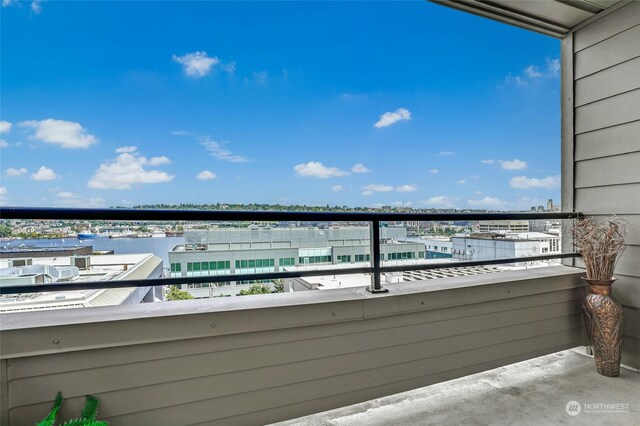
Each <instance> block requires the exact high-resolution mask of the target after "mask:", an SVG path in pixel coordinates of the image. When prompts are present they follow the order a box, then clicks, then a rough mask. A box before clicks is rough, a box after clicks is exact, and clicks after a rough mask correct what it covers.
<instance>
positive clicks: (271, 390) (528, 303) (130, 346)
mask: <svg viewBox="0 0 640 426" xmlns="http://www.w3.org/2000/svg"><path fill="white" fill-rule="evenodd" d="M580 274H581V271H580V270H579V269H576V268H570V267H565V266H555V267H548V268H537V269H532V270H531V269H530V270H524V271H512V272H504V273H500V274H486V275H480V276H465V277H454V278H444V279H440V280H431V281H428V282H412V283H402V284H389V285H387V288H388V290H389V291H388V293H383V294H373V293H370V292H368V291H366V290H365V289H364V288H354V289H344V290H326V291H321V292H300V293H288V294H273V295H263V296H255V297H242V298H231V299H225V300H201V301H200V300H199V301H183V302H174V303H162V304H141V305H134V306H115V307H100V308H89V309H77V310H63V311H54V312H31V313H14V314H8V315H4V316H2V318H1V323H2V368H3V378H6V380H3V388H4V389H5V391H3V392H2V394H3V395H4V398H5V400H4V401H3V404H2V406H3V407H4V408H3V416H4V418H3V424H5V423H6V424H30V423H33V422H35V421H36V420H38V418H40V417H42V416H43V413H46V412H47V411H48V409H49V406H50V404H51V400H52V398H53V395H55V393H56V392H57V391H62V393H63V395H64V396H65V397H66V398H68V399H67V401H66V403H65V406H64V409H63V412H62V413H61V418H65V417H70V416H73V415H74V414H75V413H77V412H79V410H80V407H81V405H82V403H83V400H84V395H86V394H92V395H95V396H97V397H98V398H99V399H100V401H101V405H102V408H101V418H104V419H106V420H108V421H109V422H110V424H113V425H118V424H123V425H126V424H155V425H162V424H166V425H176V424H192V423H199V422H208V423H211V424H225V425H229V424H263V423H269V422H275V421H281V420H285V419H290V418H295V417H298V416H302V415H306V414H309V413H313V412H319V411H323V410H328V409H331V408H335V407H338V406H344V405H349V404H353V403H356V402H361V401H365V400H368V399H371V398H377V397H381V396H385V395H390V394H394V393H397V392H401V391H406V390H409V389H414V388H417V387H421V386H426V385H430V384H433V383H438V382H442V381H445V380H449V379H453V378H457V377H461V376H465V375H468V374H473V373H477V372H480V371H484V370H487V369H492V368H496V367H499V366H503V365H507V364H511V363H513V362H518V361H522V360H526V359H530V358H533V357H537V356H541V355H546V354H550V353H554V352H557V351H560V350H564V349H568V348H572V347H576V346H580V345H584V344H585V339H584V334H583V331H582V322H581V321H582V320H581V313H580V300H581V298H582V295H583V285H582V283H581V282H580V281H579V279H578V277H579V275H580ZM592 373H593V374H596V373H595V372H592Z"/></svg>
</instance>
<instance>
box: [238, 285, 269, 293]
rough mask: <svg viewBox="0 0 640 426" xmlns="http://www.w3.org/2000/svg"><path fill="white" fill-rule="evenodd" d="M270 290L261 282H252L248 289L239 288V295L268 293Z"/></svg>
mask: <svg viewBox="0 0 640 426" xmlns="http://www.w3.org/2000/svg"><path fill="white" fill-rule="evenodd" d="M269 293H271V290H269V287H267V286H266V285H263V284H254V285H252V286H251V288H249V290H240V296H248V295H250V294H269Z"/></svg>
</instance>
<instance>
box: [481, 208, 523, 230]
mask: <svg viewBox="0 0 640 426" xmlns="http://www.w3.org/2000/svg"><path fill="white" fill-rule="evenodd" d="M531 211H533V208H532V210H531ZM478 231H479V232H493V231H511V232H527V231H529V221H528V220H481V221H479V222H478Z"/></svg>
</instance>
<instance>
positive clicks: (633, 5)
mask: <svg viewBox="0 0 640 426" xmlns="http://www.w3.org/2000/svg"><path fill="white" fill-rule="evenodd" d="M639 14H640V2H638V1H632V2H630V4H628V5H626V6H624V7H622V8H620V9H618V10H616V11H615V12H614V13H611V14H608V15H606V16H604V17H602V18H600V19H598V20H596V21H594V22H593V23H592V24H590V25H589V26H587V27H585V28H584V29H582V30H579V31H577V32H576V34H575V37H574V41H573V44H574V46H575V51H576V52H579V51H581V50H584V49H586V48H587V47H590V46H593V45H594V44H596V43H601V42H602V41H604V40H607V39H609V38H611V37H613V36H615V35H617V34H619V33H621V32H623V31H625V30H628V29H629V28H631V27H634V26H636V25H638V15H639Z"/></svg>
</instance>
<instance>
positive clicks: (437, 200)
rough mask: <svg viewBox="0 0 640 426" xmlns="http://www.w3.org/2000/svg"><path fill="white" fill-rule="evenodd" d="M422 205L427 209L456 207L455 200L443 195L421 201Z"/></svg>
mask: <svg viewBox="0 0 640 426" xmlns="http://www.w3.org/2000/svg"><path fill="white" fill-rule="evenodd" d="M423 203H424V204H425V205H427V206H428V207H437V208H443V209H453V208H455V206H456V204H455V200H454V199H453V198H451V197H447V196H444V195H438V196H435V197H431V198H429V199H428V200H425V201H423Z"/></svg>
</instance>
